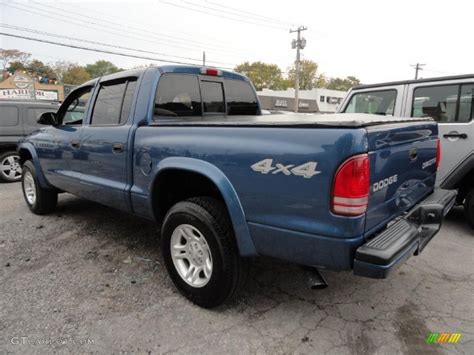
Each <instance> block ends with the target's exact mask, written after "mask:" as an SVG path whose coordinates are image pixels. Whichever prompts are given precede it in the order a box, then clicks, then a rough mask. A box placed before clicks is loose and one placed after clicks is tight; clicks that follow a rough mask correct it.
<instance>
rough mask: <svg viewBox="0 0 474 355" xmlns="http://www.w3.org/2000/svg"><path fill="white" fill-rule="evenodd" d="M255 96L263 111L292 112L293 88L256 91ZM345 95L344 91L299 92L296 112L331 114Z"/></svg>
mask: <svg viewBox="0 0 474 355" xmlns="http://www.w3.org/2000/svg"><path fill="white" fill-rule="evenodd" d="M257 95H258V99H259V100H260V104H261V106H262V109H264V110H278V111H294V108H295V89H293V88H290V89H287V90H279V91H276V90H270V89H263V90H262V91H257ZM346 95H347V92H346V91H338V90H329V89H320V88H317V89H312V90H300V91H299V100H298V101H299V103H298V106H299V108H298V111H299V112H318V113H333V112H336V110H337V108H338V106H339V105H340V104H341V103H342V100H344V98H345V97H346Z"/></svg>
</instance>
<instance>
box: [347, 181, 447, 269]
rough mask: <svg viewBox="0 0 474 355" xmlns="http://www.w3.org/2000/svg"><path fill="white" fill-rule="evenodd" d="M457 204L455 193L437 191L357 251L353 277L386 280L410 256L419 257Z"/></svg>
mask: <svg viewBox="0 0 474 355" xmlns="http://www.w3.org/2000/svg"><path fill="white" fill-rule="evenodd" d="M455 200H456V192H455V191H453V190H442V189H436V190H435V191H434V192H433V193H432V194H431V195H429V196H428V197H427V198H425V199H424V200H423V201H421V202H420V203H419V204H417V205H416V206H415V207H413V208H412V209H411V210H410V211H409V212H408V213H406V214H405V215H404V216H403V217H400V218H399V219H398V220H396V221H395V222H394V223H392V224H391V225H389V226H388V227H387V228H386V229H385V230H384V231H382V232H381V233H380V234H378V235H377V236H376V237H375V238H373V239H371V240H369V241H368V242H367V243H365V244H363V245H362V246H360V247H359V248H357V250H356V252H355V259H354V273H355V274H356V275H360V276H366V277H371V278H385V277H387V275H388V274H389V273H390V271H391V270H393V269H395V268H396V267H397V266H398V265H400V264H402V262H403V261H405V260H406V259H408V258H409V257H410V256H412V255H413V254H419V253H420V252H421V251H422V250H423V248H424V247H425V246H426V245H427V244H428V243H429V241H430V240H431V239H432V238H433V237H434V236H435V235H436V233H438V231H439V230H440V228H441V223H442V221H443V218H444V216H445V215H446V214H447V213H448V212H449V211H450V210H451V208H452V207H453V205H454V202H455Z"/></svg>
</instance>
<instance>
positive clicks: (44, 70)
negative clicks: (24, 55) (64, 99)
mask: <svg viewBox="0 0 474 355" xmlns="http://www.w3.org/2000/svg"><path fill="white" fill-rule="evenodd" d="M26 69H27V70H28V71H29V72H31V73H33V74H34V75H36V76H38V77H42V78H48V79H56V73H55V72H54V70H53V68H51V67H50V66H49V65H48V64H44V63H43V62H42V61H41V60H38V59H33V60H32V61H30V62H28V64H27V65H26Z"/></svg>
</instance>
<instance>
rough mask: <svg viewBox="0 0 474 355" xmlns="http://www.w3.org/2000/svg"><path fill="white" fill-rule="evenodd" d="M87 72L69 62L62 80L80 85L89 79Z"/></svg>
mask: <svg viewBox="0 0 474 355" xmlns="http://www.w3.org/2000/svg"><path fill="white" fill-rule="evenodd" d="M90 78H91V76H90V74H89V72H88V71H87V70H86V69H85V68H84V67H81V66H80V65H76V64H71V65H70V66H69V67H68V68H67V70H66V71H65V72H64V73H63V77H62V82H63V83H64V84H71V85H80V84H82V83H84V82H86V81H87V80H90Z"/></svg>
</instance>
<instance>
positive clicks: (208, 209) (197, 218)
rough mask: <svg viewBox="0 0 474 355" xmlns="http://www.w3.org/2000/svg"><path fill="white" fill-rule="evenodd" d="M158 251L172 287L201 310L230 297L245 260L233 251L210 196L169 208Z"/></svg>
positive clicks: (242, 277)
mask: <svg viewBox="0 0 474 355" xmlns="http://www.w3.org/2000/svg"><path fill="white" fill-rule="evenodd" d="M161 251H162V253H163V259H164V261H165V265H166V269H167V270H168V273H169V275H170V277H171V279H172V281H173V283H174V284H175V286H176V287H177V289H178V290H179V291H180V292H181V293H182V294H183V295H184V296H185V297H186V298H187V299H189V300H190V301H192V302H194V303H195V304H197V305H198V306H201V307H204V308H212V307H216V306H218V305H220V304H222V303H224V302H225V301H227V300H229V299H231V298H232V297H234V296H235V295H236V294H237V293H238V291H239V290H240V289H241V287H242V286H243V285H244V284H245V281H246V279H247V274H248V261H247V260H246V259H244V258H241V257H240V256H239V254H238V249H237V244H236V241H235V237H234V232H233V228H232V224H231V222H230V219H229V217H228V215H227V213H226V207H225V205H224V204H222V203H221V202H220V201H218V200H216V199H213V198H209V197H198V198H191V199H188V200H186V201H182V202H179V203H177V204H175V205H174V206H173V207H172V208H171V209H170V210H169V212H168V213H167V214H166V217H165V219H164V222H163V227H162V232H161Z"/></svg>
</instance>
